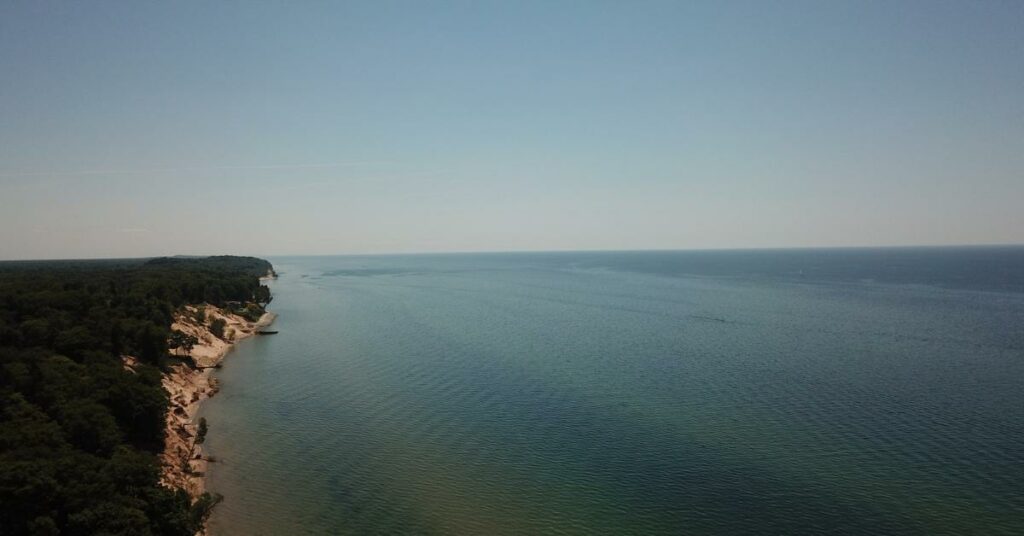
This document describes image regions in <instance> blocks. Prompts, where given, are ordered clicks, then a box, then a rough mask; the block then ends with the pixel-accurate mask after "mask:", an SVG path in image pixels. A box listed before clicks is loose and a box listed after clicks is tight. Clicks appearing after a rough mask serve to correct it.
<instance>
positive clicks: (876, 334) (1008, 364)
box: [203, 247, 1024, 534]
mask: <svg viewBox="0 0 1024 536" xmlns="http://www.w3.org/2000/svg"><path fill="white" fill-rule="evenodd" d="M272 261H273V262H274V263H275V266H276V267H277V269H278V270H279V271H280V272H281V277H280V279H279V280H278V281H277V282H275V284H274V292H275V300H274V302H273V304H272V306H271V308H272V309H273V310H275V311H276V312H278V313H279V314H280V315H281V316H280V318H279V320H278V323H277V327H278V329H279V330H280V331H281V333H280V334H279V335H275V336H273V337H263V338H259V339H256V340H252V341H247V342H245V343H243V344H242V345H241V346H240V347H239V349H238V350H237V351H236V352H234V353H233V355H232V356H230V357H229V359H228V361H227V363H226V367H225V368H224V369H223V370H222V371H221V372H220V373H219V374H220V377H221V379H222V382H223V390H222V392H221V394H220V395H218V397H216V398H214V399H213V400H211V401H210V402H208V403H207V405H206V406H205V407H204V410H203V411H204V413H205V415H206V417H207V418H208V419H209V420H210V423H211V432H210V436H209V440H208V442H209V448H210V450H211V453H212V454H213V455H214V456H216V457H217V458H218V459H219V460H221V461H220V462H218V463H216V464H214V465H213V467H212V468H211V470H210V474H209V486H210V487H211V488H212V489H213V490H215V491H220V492H222V493H224V494H225V495H226V496H227V500H226V501H225V503H224V504H223V505H221V506H220V507H218V510H217V511H216V512H215V514H214V517H213V519H212V522H211V528H212V530H213V532H214V534H304V533H305V534H401V533H407V534H822V533H835V534H883V533H884V534H971V533H973V534H1024V248H1020V247H1017V248H916V249H874V250H864V249H849V250H799V251H780V250H773V251H724V252H626V253H604V252H602V253H520V254H475V255H421V256H375V257H355V256H350V257H307V258H281V259H272Z"/></svg>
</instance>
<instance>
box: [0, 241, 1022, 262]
mask: <svg viewBox="0 0 1024 536" xmlns="http://www.w3.org/2000/svg"><path fill="white" fill-rule="evenodd" d="M966 248H1024V243H982V244H891V245H856V246H761V247H728V246H726V247H707V248H640V249H617V248H611V249H508V250H448V251H387V252H376V253H354V252H350V253H275V254H266V253H264V254H254V253H211V254H205V255H196V254H189V253H171V254H166V255H144V256H138V257H134V256H133V257H36V258H11V259H0V263H8V262H73V261H128V260H146V259H160V258H169V257H194V258H205V257H217V256H222V255H223V256H232V257H257V258H264V257H266V258H274V257H391V256H403V255H408V256H413V255H472V254H476V255H498V254H528V253H645V252H711V251H716V252H725V251H815V250H852V249H857V250H867V249H966Z"/></svg>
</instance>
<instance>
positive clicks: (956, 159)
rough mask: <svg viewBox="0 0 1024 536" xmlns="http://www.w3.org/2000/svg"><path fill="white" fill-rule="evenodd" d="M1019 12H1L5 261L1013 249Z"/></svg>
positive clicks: (186, 8) (685, 5) (695, 8)
mask: <svg viewBox="0 0 1024 536" xmlns="http://www.w3.org/2000/svg"><path fill="white" fill-rule="evenodd" d="M1022 29H1024V3H1020V2H996V1H991V2H937V1H936V2H932V1H929V2H898V3H883V2H876V3H864V2H849V3H845V4H840V3H836V2H829V3H821V2H779V3H770V4H769V3H766V2H760V3H759V2H750V3H748V2H730V3H722V2H676V3H667V2H628V3H627V2H619V3H613V2H558V3H555V2H514V3H513V2H509V3H496V2H429V3H427V2H423V3H417V2H362V3H354V2H353V3H335V4H331V5H318V6H313V5H305V6H301V7H299V6H295V5H284V4H272V3H258V4H257V3H244V4H227V3H220V4H210V3H201V2H175V3H152V4H142V3H129V2H109V3H99V2H97V3H89V4H88V5H86V4H84V3H57V2H7V3H4V4H3V5H2V6H0V72H2V73H3V74H2V79H0V259H28V258H83V257H140V256H154V255H166V254H176V253H183V254H218V253H242V254H245V253H251V254H265V255H283V254H327V253H374V252H425V251H481V250H482V251H495V250H548V249H558V250H566V249H690V248H729V247H805V246H851V245H902V244H920V245H925V244H993V243H1003V244H1006V243H1024V210H1022V208H1021V202H1022V201H1024V31H1022Z"/></svg>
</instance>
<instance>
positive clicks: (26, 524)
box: [0, 256, 272, 535]
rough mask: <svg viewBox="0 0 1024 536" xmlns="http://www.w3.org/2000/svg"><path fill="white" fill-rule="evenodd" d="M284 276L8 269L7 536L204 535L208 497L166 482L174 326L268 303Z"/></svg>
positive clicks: (3, 444) (3, 329)
mask: <svg viewBox="0 0 1024 536" xmlns="http://www.w3.org/2000/svg"><path fill="white" fill-rule="evenodd" d="M271 270H272V267H271V265H270V263H269V262H267V261H265V260H262V259H257V258H253V257H232V256H217V257H201V258H197V257H170V258H157V259H148V260H135V259H126V260H102V261H10V262H0V533H2V534H39V535H46V534H68V535H96V534H109V535H122V534H123V535H128V534H132V535H136V534H139V535H148V534H152V535H186V534H188V535H191V534H194V533H195V532H196V531H197V529H199V528H200V527H201V525H202V523H203V520H204V517H205V516H206V515H207V514H208V510H209V508H208V505H209V502H210V501H209V497H205V498H201V499H200V500H199V501H196V503H195V504H192V503H191V501H190V499H189V497H188V495H187V494H186V493H185V492H183V491H181V490H171V489H167V488H164V487H162V486H161V485H160V484H159V475H160V467H159V464H158V454H159V453H160V451H161V450H162V449H163V444H164V421H165V416H166V412H167V406H168V400H167V394H166V392H165V391H164V390H163V388H162V386H161V383H160V377H161V369H162V367H165V366H167V364H168V360H169V359H170V356H169V354H168V347H167V341H168V337H169V336H170V335H171V333H170V325H171V323H172V320H173V314H174V312H175V311H176V310H177V309H178V308H180V307H182V306H183V305H185V304H198V303H204V302H205V303H210V304H213V305H217V306H222V305H224V304H225V303H226V302H241V303H247V304H248V303H256V304H265V303H266V302H268V301H269V290H268V289H267V287H265V286H263V285H261V284H260V280H259V277H260V276H263V275H265V274H267V273H268V271H271ZM261 307H262V305H261ZM123 355H131V356H135V357H137V358H138V360H139V362H140V364H139V365H138V366H137V367H135V368H134V370H132V369H128V368H126V367H125V366H124V365H123V363H122V359H121V356H123Z"/></svg>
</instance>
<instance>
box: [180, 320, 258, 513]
mask: <svg viewBox="0 0 1024 536" xmlns="http://www.w3.org/2000/svg"><path fill="white" fill-rule="evenodd" d="M200 308H202V309H203V310H204V311H205V319H204V320H203V321H199V320H197V311H198V309H200ZM274 316H275V315H274V314H273V313H265V314H264V315H263V316H262V317H261V318H260V319H259V320H258V321H256V322H251V321H249V320H247V319H245V318H243V317H241V316H239V315H236V314H232V313H228V312H225V311H223V310H222V309H219V308H217V307H214V306H212V305H205V306H199V307H194V306H186V307H185V308H184V309H183V310H182V311H180V312H179V313H178V314H177V315H176V316H175V321H174V323H173V324H172V325H171V329H173V330H177V331H181V332H182V333H185V334H187V335H192V336H193V337H195V338H196V339H197V340H198V342H197V343H196V344H195V346H194V347H192V349H191V351H190V352H189V355H191V357H192V360H193V361H194V362H195V365H196V368H193V367H190V366H188V365H186V364H176V365H172V366H171V367H170V370H169V371H168V372H167V373H166V374H164V377H163V386H164V389H166V390H167V393H168V394H169V396H170V407H169V408H168V412H167V425H166V426H167V430H166V433H167V439H166V442H165V445H164V452H163V454H162V455H161V464H162V466H163V474H162V477H161V482H162V483H163V484H164V485H165V486H168V487H176V488H181V489H184V490H186V491H187V492H188V493H189V495H190V496H191V497H192V498H193V499H195V498H196V497H198V496H199V495H201V494H202V493H203V491H205V486H204V482H203V476H204V474H205V473H206V467H207V463H208V460H207V459H206V457H204V456H203V454H202V446H201V445H196V444H195V439H196V432H197V427H198V423H197V422H195V416H196V412H197V411H198V410H199V404H200V403H201V402H202V401H203V400H205V399H207V398H209V397H211V396H213V395H214V394H216V392H217V380H216V379H215V378H213V377H211V372H212V370H213V368H214V367H217V366H218V365H220V362H221V361H222V360H223V359H224V356H225V355H226V354H227V352H228V350H230V349H231V347H232V346H233V345H234V343H236V342H238V341H239V340H242V339H244V338H246V337H250V336H252V335H253V334H255V333H256V331H257V330H259V329H261V328H263V327H264V326H267V325H269V324H270V323H271V322H273V321H274ZM214 319H222V320H224V322H225V327H224V337H223V338H220V337H217V336H216V335H214V334H213V333H212V331H211V330H210V325H211V323H212V322H213V321H214ZM180 355H182V356H184V352H181V353H180Z"/></svg>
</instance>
